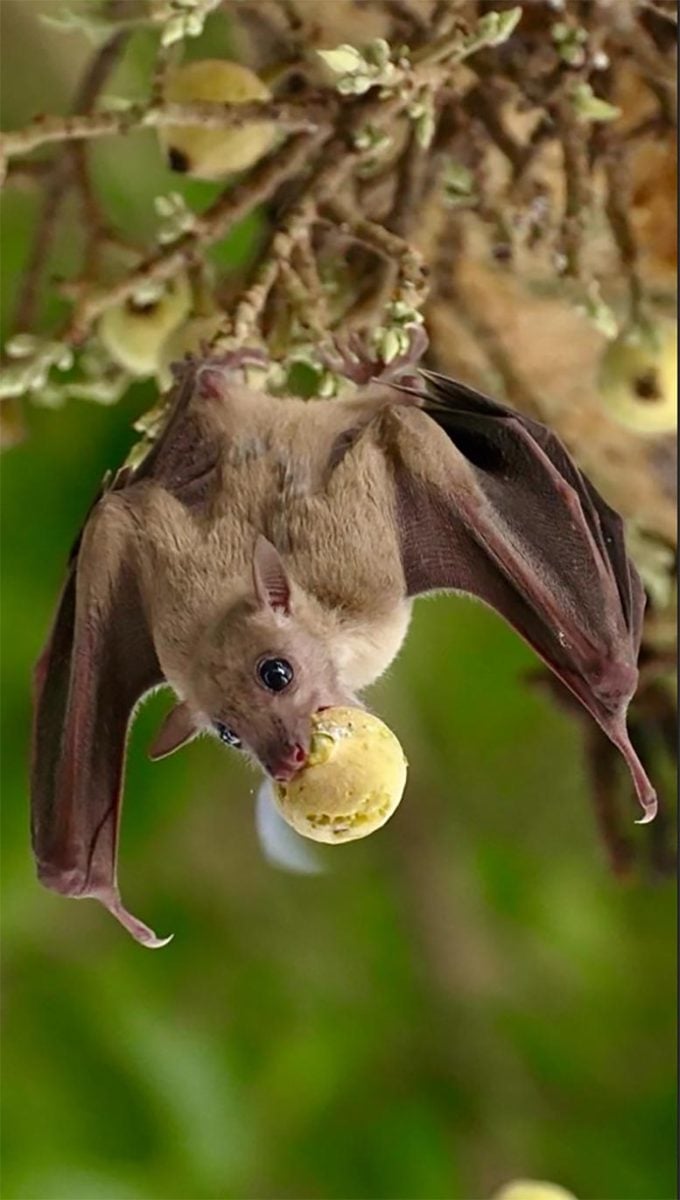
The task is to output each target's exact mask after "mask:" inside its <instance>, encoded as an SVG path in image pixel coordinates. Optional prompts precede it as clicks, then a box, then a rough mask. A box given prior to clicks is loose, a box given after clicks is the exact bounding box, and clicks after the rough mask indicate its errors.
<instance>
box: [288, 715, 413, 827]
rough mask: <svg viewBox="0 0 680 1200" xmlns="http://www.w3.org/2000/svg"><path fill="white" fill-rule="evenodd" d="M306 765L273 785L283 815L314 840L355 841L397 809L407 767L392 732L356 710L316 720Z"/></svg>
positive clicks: (322, 716)
mask: <svg viewBox="0 0 680 1200" xmlns="http://www.w3.org/2000/svg"><path fill="white" fill-rule="evenodd" d="M312 724H313V733H312V742H311V749H310V755H309V759H308V761H307V764H306V766H305V767H304V768H303V769H302V770H301V771H299V772H298V774H297V775H295V776H294V777H293V779H292V780H291V781H290V782H289V783H278V784H276V785H275V787H274V799H275V803H276V806H277V808H278V809H279V812H280V813H281V815H282V817H283V818H284V819H285V820H286V821H287V822H288V824H289V825H292V827H293V829H295V830H296V831H297V833H300V834H302V836H303V837H308V838H312V840H313V841H316V842H330V843H333V844H335V843H338V842H351V841H354V840H355V839H356V838H362V837H367V836H368V834H369V833H374V832H375V830H376V829H380V827H381V825H384V824H385V822H386V821H387V820H389V818H390V817H391V816H392V814H393V813H394V811H395V809H396V808H397V807H398V805H399V802H400V800H401V797H402V795H403V792H404V787H405V785H406V768H407V763H406V759H405V757H404V752H403V750H402V748H401V746H400V744H399V742H398V740H397V738H396V737H395V735H394V734H393V733H392V730H391V729H388V727H387V725H385V724H384V723H383V722H382V721H381V720H380V719H379V718H378V717H375V716H373V714H372V713H368V712H364V711H363V709H357V708H327V709H324V710H323V711H322V712H318V713H315V714H314V716H313V718H312Z"/></svg>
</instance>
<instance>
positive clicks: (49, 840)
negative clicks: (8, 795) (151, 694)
mask: <svg viewBox="0 0 680 1200" xmlns="http://www.w3.org/2000/svg"><path fill="white" fill-rule="evenodd" d="M124 497H125V493H124V492H120V491H118V492H113V493H111V494H109V495H106V496H104V497H103V498H102V499H100V501H99V503H96V504H95V507H94V509H93V510H92V512H91V515H90V518H89V520H88V522H87V524H86V526H85V529H84V531H83V533H82V535H81V537H80V538H79V540H78V542H76V545H75V547H74V551H73V553H72V559H71V566H70V572H69V575H68V578H67V581H66V585H65V587H64V590H63V592H62V596H61V600H60V603H59V607H58V610H57V615H56V620H55V622H54V626H53V628H52V632H51V634H50V637H49V640H48V642H47V646H46V648H45V650H44V652H43V654H42V656H41V658H40V660H39V662H38V665H37V667H36V672H35V708H34V713H35V715H34V725H33V744H32V765H31V823H32V836H33V849H34V853H35V856H36V860H37V866H38V875H39V877H40V879H41V881H42V882H43V883H44V884H45V885H46V886H47V887H50V888H53V889H54V890H55V891H57V892H62V893H63V894H65V895H68V896H78V897H85V896H92V897H95V898H96V899H97V900H100V901H101V903H102V904H104V905H105V906H106V908H108V909H109V911H110V912H111V913H113V915H114V916H115V917H117V918H118V920H119V921H120V922H121V924H123V925H124V926H125V928H126V929H128V930H129V932H130V933H131V934H132V935H133V937H135V938H136V939H137V940H138V941H140V942H142V943H144V944H145V945H147V946H160V945H163V944H164V942H163V941H162V940H160V939H159V938H157V937H156V935H155V934H154V933H153V931H152V930H151V929H148V928H147V927H146V925H143V924H142V922H141V921H138V920H136V919H135V918H134V917H133V916H132V915H131V914H130V913H128V912H127V911H126V910H125V908H124V907H123V905H122V903H121V900H120V896H119V893H118V885H117V882H116V853H117V842H118V824H119V817H120V803H121V786H122V777H123V767H124V761H125V745H126V739H127V731H128V725H129V723H130V718H131V716H132V712H133V710H134V707H135V705H136V704H137V702H138V701H139V700H140V698H141V697H142V696H143V695H144V694H145V693H146V692H148V691H149V690H150V689H151V688H153V687H154V686H156V685H157V684H159V683H162V682H163V676H162V673H161V669H160V666H159V664H158V660H157V658H156V653H155V650H154V646H153V641H152V638H151V634H150V631H149V627H148V624H147V620H146V616H145V613H144V609H143V605H142V600H141V595H140V590H139V586H138V580H137V574H136V566H135V557H134V553H133V546H132V518H131V510H130V506H129V503H128V502H127V500H126V499H125V498H124Z"/></svg>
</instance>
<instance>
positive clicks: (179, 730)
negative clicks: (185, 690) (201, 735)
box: [149, 703, 198, 762]
mask: <svg viewBox="0 0 680 1200" xmlns="http://www.w3.org/2000/svg"><path fill="white" fill-rule="evenodd" d="M197 733H198V729H197V727H196V722H195V720H194V717H193V715H192V713H191V711H190V709H189V706H188V704H184V703H182V704H176V705H175V707H174V708H171V709H170V712H169V713H168V715H167V717H166V718H165V720H164V722H163V724H162V725H161V727H160V729H159V730H158V733H157V734H156V737H155V738H154V740H153V743H152V745H151V746H150V748H149V758H151V759H152V760H153V761H154V762H156V760H157V759H159V758H167V756H168V754H174V752H175V750H179V748H180V746H184V745H186V743H187V742H190V741H191V739H192V738H195V737H196V734H197Z"/></svg>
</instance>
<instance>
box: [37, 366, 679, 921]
mask: <svg viewBox="0 0 680 1200" xmlns="http://www.w3.org/2000/svg"><path fill="white" fill-rule="evenodd" d="M426 379H427V385H426V387H424V388H423V389H415V390H413V391H409V390H408V389H401V390H397V389H394V388H385V387H379V388H375V387H374V388H373V389H371V388H367V389H365V390H364V391H362V392H360V393H358V396H357V398H356V399H353V400H349V401H343V400H335V401H324V402H305V401H300V400H294V399H276V398H271V397H267V396H265V395H261V394H259V393H253V392H251V391H248V389H246V388H245V387H243V386H242V385H240V384H238V383H236V382H235V379H234V376H233V373H231V372H230V371H229V370H228V369H227V368H226V367H225V366H223V365H222V364H220V362H219V361H217V360H208V361H207V362H202V363H198V362H194V363H191V364H188V365H187V366H186V368H185V369H184V370H183V372H182V374H181V375H180V379H179V383H178V385H177V388H176V390H175V395H174V401H173V404H172V406H171V410H170V415H169V418H168V421H167V424H166V426H165V429H164V431H163V433H162V434H161V436H160V438H159V440H158V442H157V443H156V444H155V445H154V447H153V448H152V450H151V451H150V452H149V454H148V455H147V457H146V459H145V460H144V462H143V463H142V464H141V466H140V467H139V468H137V470H135V471H134V472H129V471H127V472H122V473H119V475H118V476H117V477H116V479H115V480H114V483H113V485H112V486H111V487H110V488H109V489H108V490H107V491H106V492H105V493H104V494H103V495H102V496H101V497H100V498H99V500H98V502H97V503H96V504H95V506H94V507H93V510H92V511H91V514H90V516H89V519H88V521H87V522H86V525H85V528H84V531H83V534H82V537H81V539H80V540H79V542H78V543H77V544H76V547H75V549H74V552H73V556H72V565H71V571H70V575H69V578H68V580H67V583H66V586H65V589H64V593H63V595H62V600H61V603H60V607H59V609H58V612H57V618H56V622H55V626H54V629H53V631H52V635H51V637H50V640H49V642H48V645H47V647H46V649H45V652H44V654H43V656H42V658H41V660H40V663H39V664H38V669H37V674H36V688H37V697H36V721H35V727H34V754H33V777H32V792H33V797H32V798H33V839H34V848H35V852H36V857H37V859H38V864H39V872H40V875H41V878H42V879H43V881H44V882H45V883H47V884H48V886H51V887H54V888H55V889H56V890H59V891H62V892H66V893H67V894H71V895H92V896H96V897H97V898H98V899H100V900H101V901H102V902H103V903H104V904H106V906H107V907H108V908H109V909H110V910H111V911H112V912H114V913H115V915H117V916H118V918H119V919H120V920H121V921H122V922H123V924H125V925H126V927H127V928H128V929H129V930H130V931H131V932H132V933H133V934H134V935H135V936H136V937H137V938H138V939H139V940H140V941H143V942H145V943H146V944H149V945H154V944H157V939H156V938H155V935H153V934H152V932H151V931H150V930H148V929H147V928H146V926H143V925H142V924H141V923H140V922H138V921H136V920H135V918H133V917H131V916H130V915H129V914H128V913H127V912H126V911H125V910H124V909H123V907H122V905H121V902H120V898H119V895H118V890H117V885H116V873H115V859H116V842H117V825H118V815H119V802H120V790H121V781H122V770H123V760H124V752H125V740H126V735H127V727H128V724H129V720H130V716H131V713H132V712H133V710H134V707H135V705H136V703H137V702H138V700H139V698H140V697H141V696H142V695H144V694H145V693H146V692H147V691H149V690H150V689H151V688H152V687H155V686H157V685H158V684H161V683H163V682H165V683H168V684H169V685H170V686H171V687H172V688H173V689H174V690H175V692H176V694H177V696H178V699H179V701H180V703H179V704H178V706H177V707H176V708H175V709H174V710H173V712H172V713H171V714H170V716H169V718H168V719H167V721H166V723H165V725H164V727H163V729H162V730H161V733H160V735H159V738H158V739H157V742H156V744H155V746H154V751H153V753H154V756H160V755H162V754H165V753H169V752H171V751H172V750H173V749H175V748H176V747H177V746H179V745H181V744H182V743H183V742H184V741H186V740H187V739H188V738H189V737H191V736H194V734H195V733H196V732H197V731H198V730H200V729H202V728H208V729H217V730H221V731H222V733H221V736H223V735H224V734H225V731H226V732H229V731H231V736H232V737H236V736H237V737H238V739H239V740H240V742H241V743H242V744H243V746H244V748H246V749H248V750H249V751H250V752H251V753H252V754H253V755H254V756H255V757H256V758H258V759H259V761H260V762H261V763H262V764H263V766H264V767H265V769H266V770H268V771H269V772H270V773H271V774H274V775H276V773H277V770H283V769H285V770H288V769H290V764H291V762H299V758H297V757H295V755H297V754H298V752H300V753H304V752H305V750H306V747H307V746H308V740H309V725H310V717H311V715H312V713H313V712H314V711H315V710H316V709H318V708H319V707H322V706H323V705H326V704H336V703H347V702H350V703H352V702H356V701H355V692H356V691H358V690H361V689H362V688H364V687H365V686H366V685H368V684H369V683H371V682H372V681H373V680H374V679H376V678H377V677H378V676H379V675H380V674H381V673H382V672H383V671H384V670H385V669H386V667H387V666H388V665H389V663H390V662H391V661H392V659H393V658H394V656H395V655H396V654H397V652H398V650H399V647H400V645H401V643H402V641H403V639H404V637H405V635H406V632H407V629H408V623H409V618H410V612H411V603H412V599H413V597H414V596H415V595H417V594H419V593H423V592H427V591H433V590H442V589H448V590H462V591H465V592H468V593H471V594H473V595H475V596H477V597H478V598H480V599H482V600H483V601H484V602H485V603H487V604H489V605H491V606H492V607H494V608H495V609H497V611H499V612H500V613H501V614H502V615H503V616H504V617H505V619H506V620H507V621H509V622H510V624H511V625H513V626H514V627H515V628H516V629H517V630H518V632H519V633H520V634H521V635H522V636H523V637H525V638H526V640H527V641H528V642H529V643H530V644H531V645H532V646H534V648H535V649H536V650H537V652H538V653H539V654H540V655H541V656H542V657H543V659H544V660H545V661H546V662H547V664H548V665H549V666H550V667H551V668H552V670H553V671H554V672H555V673H556V674H557V675H558V676H559V677H560V679H562V680H563V682H564V683H565V684H566V685H567V686H568V687H569V688H570V689H571V690H572V691H573V692H574V693H575V695H576V696H578V698H579V699H580V700H581V702H582V703H583V704H584V705H585V707H586V708H587V709H588V710H589V711H590V712H591V713H592V715H593V716H594V717H595V719H596V720H597V721H598V722H599V723H600V725H601V726H602V728H603V729H604V730H605V732H607V733H608V735H609V736H610V738H611V739H612V741H613V742H614V743H615V744H616V745H617V746H618V747H619V748H620V749H621V751H622V753H623V755H624V757H625V758H626V761H627V762H628V765H629V767H630V770H631V773H632V775H633V778H634V781H635V785H636V788H637V791H638V796H639V799H640V802H641V804H642V805H643V808H644V810H645V819H650V818H651V817H652V816H653V814H654V811H655V803H656V802H655V797H654V792H653V790H652V788H651V785H650V784H649V781H648V780H647V778H646V776H645V774H644V771H643V769H642V767H641V765H640V763H639V761H638V760H637V758H636V756H635V753H634V751H633V749H632V747H631V745H630V741H629V739H628V735H627V732H626V726H625V713H626V708H627V705H628V702H629V700H630V697H631V696H632V694H633V691H634V689H635V685H636V681H637V669H636V660H637V653H638V649H639V640H640V631H641V620H642V612H643V608H644V596H643V592H642V588H641V585H640V582H639V579H638V577H637V575H636V573H635V571H634V568H632V566H631V564H630V562H629V560H628V559H627V556H626V553H625V547H624V544H623V536H622V529H621V522H620V520H619V518H618V517H617V516H616V514H614V513H613V512H612V511H611V510H610V509H609V508H608V507H607V506H606V505H605V504H604V502H603V501H602V499H601V498H600V497H599V496H598V495H597V493H596V492H595V491H594V489H593V488H592V487H591V485H590V484H589V483H588V481H587V480H585V478H584V477H583V476H582V475H581V474H580V473H579V472H578V471H577V469H576V467H575V466H574V464H573V463H572V462H571V460H570V459H569V457H568V455H567V454H566V451H565V450H564V448H563V447H562V446H561V444H560V443H559V442H558V441H557V439H556V438H554V437H553V436H552V435H551V434H549V433H548V431H547V430H545V429H543V427H542V426H540V425H537V424H536V423H534V422H530V421H527V420H525V419H522V418H519V417H518V416H517V414H514V413H512V412H511V411H510V410H508V409H505V408H503V407H502V406H500V405H496V404H494V403H493V402H492V401H490V400H487V399H486V398H485V397H482V396H480V395H479V394H478V393H475V392H472V391H471V390H470V389H467V388H465V387H464V386H463V385H460V384H456V383H454V382H453V381H451V380H445V379H442V378H441V377H438V376H427V375H426ZM272 655H274V656H277V660H278V662H279V666H280V663H281V659H283V660H285V661H284V664H283V665H284V666H285V667H286V668H290V669H291V672H292V680H291V682H290V684H289V685H288V684H286V685H285V687H284V689H283V690H282V691H280V692H278V694H272V693H271V692H268V691H267V689H266V688H265V687H263V684H262V679H261V676H258V671H259V667H260V665H261V664H262V661H263V660H269V659H270V658H271V656H272ZM293 752H295V754H294V756H293V758H291V755H292V754H293Z"/></svg>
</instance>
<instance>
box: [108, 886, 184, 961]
mask: <svg viewBox="0 0 680 1200" xmlns="http://www.w3.org/2000/svg"><path fill="white" fill-rule="evenodd" d="M97 899H98V900H99V901H101V903H102V904H103V905H104V907H105V908H107V909H108V910H109V912H110V913H111V916H113V917H115V918H116V920H117V921H120V923H121V925H122V926H123V928H124V929H127V931H128V933H129V934H131V935H132V937H133V938H134V939H135V941H136V942H139V944H140V946H146V948H147V949H148V950H160V949H161V947H162V946H167V944H168V942H171V941H172V939H173V937H174V934H172V933H171V934H170V936H169V937H165V938H160V937H158V935H157V934H155V933H154V931H153V929H149V926H148V925H145V924H144V922H143V921H139V920H138V919H137V917H133V915H132V913H129V912H128V911H127V909H126V908H125V907H124V905H123V903H122V901H121V898H120V896H119V895H118V892H117V891H113V890H112V891H111V892H110V893H108V894H99V895H98V896H97Z"/></svg>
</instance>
